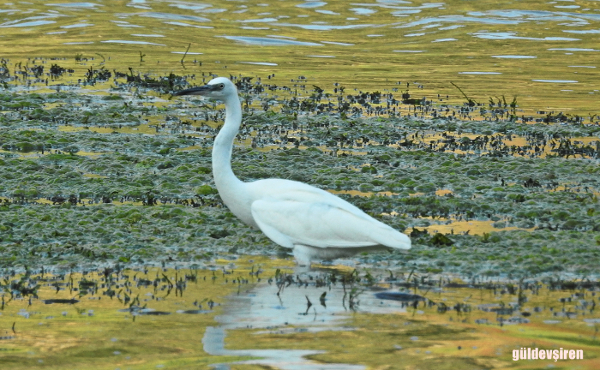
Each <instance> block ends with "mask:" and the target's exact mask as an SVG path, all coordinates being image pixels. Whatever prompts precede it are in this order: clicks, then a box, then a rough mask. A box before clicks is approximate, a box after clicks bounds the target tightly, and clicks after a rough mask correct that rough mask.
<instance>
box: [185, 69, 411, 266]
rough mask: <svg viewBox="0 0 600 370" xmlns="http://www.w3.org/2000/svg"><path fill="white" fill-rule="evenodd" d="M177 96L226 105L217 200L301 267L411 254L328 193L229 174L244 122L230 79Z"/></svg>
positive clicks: (404, 239)
mask: <svg viewBox="0 0 600 370" xmlns="http://www.w3.org/2000/svg"><path fill="white" fill-rule="evenodd" d="M174 95H175V96H180V95H201V96H204V97H208V98H211V99H217V100H221V101H223V102H224V103H225V124H224V125H223V127H222V128H221V130H220V131H219V134H218V135H217V137H216V139H215V142H214V146H213V151H212V167H213V175H214V179H215V184H216V186H217V190H218V191H219V195H220V196H221V199H222V200H223V202H224V203H225V205H227V207H229V209H230V210H231V212H232V213H233V214H234V215H236V216H237V217H238V218H239V219H240V220H242V221H243V222H244V223H246V224H248V225H250V226H253V227H255V228H259V229H260V230H261V231H262V232H263V233H264V234H265V235H266V236H267V237H268V238H269V239H271V240H272V241H273V242H275V243H277V244H279V245H281V246H283V247H285V248H291V249H293V253H294V257H295V258H296V261H298V263H299V264H300V265H308V266H310V263H311V260H313V259H334V258H339V257H346V256H351V255H354V254H356V253H361V252H366V251H379V250H388V249H410V246H411V243H410V239H409V238H408V236H406V235H404V234H402V233H400V232H398V231H397V230H394V229H393V228H391V227H390V226H388V225H386V224H384V223H382V222H379V221H377V220H375V219H374V218H372V217H371V216H369V215H367V214H366V213H364V212H363V211H361V210H360V209H359V208H357V207H356V206H354V205H352V204H350V203H348V202H346V201H345V200H343V199H341V198H339V197H337V196H335V195H333V194H331V193H329V192H327V191H325V190H321V189H318V188H316V187H313V186H310V185H307V184H304V183H301V182H297V181H291V180H283V179H264V180H257V181H253V182H242V181H240V179H238V178H237V177H236V176H235V174H234V173H233V171H232V169H231V152H232V148H233V140H234V139H235V136H236V135H237V133H238V131H239V128H240V124H241V122H242V107H241V104H240V100H239V97H238V91H237V88H236V86H235V85H234V84H233V83H232V82H231V81H229V79H227V78H224V77H218V78H215V79H213V80H211V81H210V82H209V83H208V84H207V85H205V86H200V87H194V88H191V89H187V90H183V91H179V92H177V93H175V94H174Z"/></svg>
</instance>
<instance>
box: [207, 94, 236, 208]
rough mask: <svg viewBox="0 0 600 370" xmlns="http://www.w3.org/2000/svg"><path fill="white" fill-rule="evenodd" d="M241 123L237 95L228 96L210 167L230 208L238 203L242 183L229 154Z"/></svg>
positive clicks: (220, 192)
mask: <svg viewBox="0 0 600 370" xmlns="http://www.w3.org/2000/svg"><path fill="white" fill-rule="evenodd" d="M241 123H242V107H241V105H240V100H239V98H238V96H237V94H234V95H232V96H229V97H228V98H227V99H226V101H225V124H224V125H223V127H222V128H221V130H220V131H219V134H218V135H217V137H216V139H215V142H214V145H213V152H212V167H213V176H214V178H215V184H216V185H217V189H218V190H219V194H220V195H221V198H222V199H223V201H224V202H225V204H227V206H229V208H232V207H231V205H230V204H231V203H232V202H238V201H239V196H240V195H241V193H240V188H241V187H243V182H242V181H240V179H238V178H237V177H236V176H235V174H234V173H233V170H232V169H231V152H232V149H233V140H234V139H235V136H236V135H237V133H238V131H239V128H240V124H241Z"/></svg>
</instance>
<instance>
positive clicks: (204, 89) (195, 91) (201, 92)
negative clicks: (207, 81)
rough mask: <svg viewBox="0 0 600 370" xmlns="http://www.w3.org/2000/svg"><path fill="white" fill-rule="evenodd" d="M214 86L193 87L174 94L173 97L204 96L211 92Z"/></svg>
mask: <svg viewBox="0 0 600 370" xmlns="http://www.w3.org/2000/svg"><path fill="white" fill-rule="evenodd" d="M213 87H214V86H211V85H204V86H198V87H192V88H191V89H187V90H181V91H178V92H176V93H175V94H173V96H181V95H204V94H206V93H207V92H210V91H211V90H212V89H213Z"/></svg>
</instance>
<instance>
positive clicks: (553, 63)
mask: <svg viewBox="0 0 600 370" xmlns="http://www.w3.org/2000/svg"><path fill="white" fill-rule="evenodd" d="M599 11H600V8H599V5H598V2H595V1H568V2H560V1H559V2H556V1H533V2H521V1H508V2H503V3H498V2H495V1H478V2H468V3H465V2H463V1H455V0H452V1H447V2H420V1H364V2H360V3H356V2H354V3H352V2H300V1H294V2H276V1H267V2H265V1H245V2H243V3H240V2H214V1H207V2H203V3H202V4H195V3H187V2H182V1H150V0H149V1H131V2H115V3H110V5H109V4H104V3H101V2H80V3H67V4H60V3H43V2H39V1H34V2H13V3H7V4H4V5H3V6H2V7H0V15H1V17H2V18H1V19H0V28H1V29H2V35H1V36H0V50H2V51H3V53H2V54H3V57H4V58H10V59H11V62H13V63H18V62H22V63H23V64H27V63H29V64H31V63H36V61H35V60H34V59H32V58H35V57H40V56H47V57H63V58H73V57H75V56H76V55H79V57H80V58H81V60H82V62H83V63H85V64H86V65H98V64H99V63H102V64H104V65H105V66H106V67H107V68H109V69H112V68H114V67H122V66H131V67H136V68H138V67H139V68H140V69H141V70H145V71H149V72H154V73H160V74H164V73H168V72H175V73H182V72H184V71H185V72H186V73H196V74H198V73H200V72H201V71H202V72H207V71H211V72H212V73H216V74H220V75H228V74H234V75H236V74H238V73H244V74H251V75H256V76H259V77H262V78H263V79H265V78H267V76H271V75H273V74H274V75H275V77H274V80H273V81H274V82H275V83H278V84H280V85H281V84H285V83H288V82H289V81H290V79H296V78H298V76H303V77H304V78H307V79H308V80H306V82H308V83H313V84H317V85H319V86H322V87H324V88H326V89H330V88H332V87H333V83H336V82H337V83H340V84H342V85H343V86H345V87H346V88H348V89H354V88H357V89H361V90H368V91H374V90H379V91H386V90H392V89H402V90H403V89H404V86H406V87H407V89H408V87H410V90H411V92H412V93H413V95H414V96H416V97H418V98H421V97H422V96H427V97H428V98H430V99H437V96H438V94H440V96H441V97H444V98H445V96H446V95H448V99H444V100H448V101H449V102H452V103H461V102H465V100H464V99H463V96H462V94H460V93H459V91H457V89H456V88H454V87H453V86H452V85H451V84H450V82H454V83H456V84H457V85H458V86H460V87H461V88H462V89H463V90H464V91H465V92H466V93H467V95H468V96H469V97H470V98H472V99H474V100H476V101H479V102H486V101H487V99H488V98H489V97H498V96H502V95H505V96H507V97H509V98H512V97H513V96H517V97H518V102H519V107H520V108H521V109H524V111H523V113H524V114H529V113H532V112H535V111H536V110H548V111H554V112H556V113H558V112H564V113H565V114H572V115H575V114H578V115H581V116H584V117H585V116H587V115H588V114H590V112H597V104H596V102H597V100H598V98H597V95H598V92H599V90H598V89H599V82H600V77H599V75H598V74H597V73H595V68H597V67H598V60H599V59H598V53H599V52H600V48H598V33H599V32H600V31H599V30H598V28H597V22H598V20H600V15H599ZM15 45H19V47H15ZM188 46H189V49H188ZM186 51H187V55H186V54H185V53H186ZM182 54H183V55H184V56H183V59H182ZM181 60H185V63H181V62H180V61H181ZM76 67H77V66H76ZM81 67H82V66H79V67H78V68H81ZM574 67H578V68H574Z"/></svg>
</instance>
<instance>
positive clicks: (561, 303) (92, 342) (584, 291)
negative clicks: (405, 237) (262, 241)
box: [0, 255, 600, 370]
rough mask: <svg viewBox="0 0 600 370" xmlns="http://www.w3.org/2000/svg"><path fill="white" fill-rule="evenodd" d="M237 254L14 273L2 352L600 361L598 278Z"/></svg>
mask: <svg viewBox="0 0 600 370" xmlns="http://www.w3.org/2000/svg"><path fill="white" fill-rule="evenodd" d="M223 257H224V259H217V260H214V261H212V263H209V264H207V265H203V266H197V265H196V266H189V268H179V269H176V270H175V269H170V268H157V267H148V268H144V267H136V268H132V269H124V270H119V269H118V268H116V269H115V268H110V269H107V270H98V271H88V272H86V273H85V275H82V274H80V273H67V272H66V271H65V272H64V273H60V272H59V271H58V269H55V270H54V271H53V272H50V273H49V272H48V271H46V272H45V274H44V275H43V278H42V275H41V274H40V273H35V274H31V275H29V276H25V277H24V276H23V275H10V274H5V275H4V276H3V283H2V284H3V285H2V288H3V290H4V293H3V294H2V296H3V300H2V306H1V309H0V323H2V325H3V326H2V330H3V333H2V335H1V336H0V348H1V349H2V352H0V358H1V359H2V360H3V361H4V363H5V364H10V366H11V368H13V369H31V368H55V367H56V366H60V368H61V369H71V368H82V367H85V368H86V369H109V368H110V369H112V368H115V367H118V368H122V369H146V368H155V367H156V368H167V369H188V368H190V369H191V368H198V367H202V368H208V367H210V368H214V369H218V370H224V369H246V368H248V369H254V368H255V367H252V366H257V367H256V368H260V367H264V366H270V367H273V368H276V369H283V370H287V369H289V370H297V369H305V370H312V369H314V370H318V369H328V370H333V369H336V370H358V369H367V368H377V366H381V365H383V364H388V365H391V364H396V363H397V361H398V358H402V359H403V362H402V364H403V365H402V367H408V368H410V367H411V366H415V365H418V366H420V367H421V368H428V369H429V368H431V369H435V368H439V363H437V362H436V361H439V359H443V360H444V361H451V362H453V363H454V364H455V365H456V366H461V368H480V367H481V366H485V367H486V368H507V367H509V368H513V367H514V368H521V364H520V363H518V362H514V361H513V360H512V353H513V349H519V348H521V347H540V348H547V349H553V348H558V347H561V348H567V349H583V350H584V361H576V362H569V361H564V360H563V361H560V364H561V365H563V364H564V365H566V366H571V365H576V366H578V367H579V368H582V369H593V368H597V366H598V358H597V354H598V346H599V345H598V341H597V339H596V337H597V333H598V325H599V324H598V323H599V322H600V318H599V316H598V313H597V311H596V309H595V302H596V300H597V294H598V285H597V283H594V282H589V281H582V280H580V279H575V280H563V281H561V280H553V279H550V280H534V279H524V280H521V281H519V282H507V281H500V280H487V281H485V280H486V279H483V280H480V281H476V280H474V281H471V282H468V283H465V282H461V281H460V280H455V279H449V278H442V277H427V276H417V275H413V274H412V273H410V274H406V273H404V272H401V271H398V270H397V269H396V268H394V267H391V266H390V269H389V270H387V271H382V270H378V269H377V268H376V267H374V266H370V265H359V266H355V267H356V270H354V268H355V267H344V266H337V267H336V268H332V267H325V268H323V267H321V268H317V267H315V268H314V269H313V270H312V271H310V272H307V271H303V270H299V269H298V268H296V269H294V268H293V267H291V268H290V264H289V261H284V260H277V259H269V258H264V257H244V258H241V259H240V258H238V257H237V256H232V255H226V256H225V255H224V256H223ZM346 262H347V263H350V264H353V262H351V261H346ZM275 269H277V270H275ZM31 284H38V285H39V287H38V288H36V289H35V294H34V293H33V291H32V290H27V289H29V288H28V287H30V288H31V287H33V285H31ZM9 286H10V287H11V289H8V290H7V288H8V287H9ZM160 338H162V339H160ZM157 339H160V340H157ZM467 359H468V360H467ZM465 361H467V362H465ZM468 361H471V362H468ZM553 363H554V362H553V361H552V360H550V361H542V360H540V361H538V362H536V363H535V364H536V366H538V365H539V366H547V365H549V364H553ZM436 364H437V365H436Z"/></svg>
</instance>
